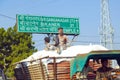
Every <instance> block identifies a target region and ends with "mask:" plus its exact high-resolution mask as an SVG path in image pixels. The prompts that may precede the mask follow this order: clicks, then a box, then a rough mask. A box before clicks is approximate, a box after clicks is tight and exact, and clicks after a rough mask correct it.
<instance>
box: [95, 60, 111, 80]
mask: <svg viewBox="0 0 120 80" xmlns="http://www.w3.org/2000/svg"><path fill="white" fill-rule="evenodd" d="M101 64H102V67H100V68H98V70H97V73H96V80H104V79H105V80H112V78H111V76H110V75H111V71H112V70H113V68H111V67H108V59H101Z"/></svg>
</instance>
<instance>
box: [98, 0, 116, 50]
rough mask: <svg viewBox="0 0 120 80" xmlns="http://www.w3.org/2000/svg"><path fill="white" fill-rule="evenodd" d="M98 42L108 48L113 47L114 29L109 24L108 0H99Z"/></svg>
mask: <svg viewBox="0 0 120 80" xmlns="http://www.w3.org/2000/svg"><path fill="white" fill-rule="evenodd" d="M100 22H101V23H100V43H101V45H103V46H104V47H106V48H108V49H113V37H114V30H113V27H112V24H111V18H110V11H109V0H101V19H100Z"/></svg>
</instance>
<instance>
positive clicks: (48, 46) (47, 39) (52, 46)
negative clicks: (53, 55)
mask: <svg viewBox="0 0 120 80" xmlns="http://www.w3.org/2000/svg"><path fill="white" fill-rule="evenodd" d="M44 41H45V45H46V46H45V50H54V49H55V47H54V45H52V44H50V38H49V37H45V38H44Z"/></svg>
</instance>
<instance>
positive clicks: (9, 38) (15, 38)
mask: <svg viewBox="0 0 120 80" xmlns="http://www.w3.org/2000/svg"><path fill="white" fill-rule="evenodd" d="M33 44H34V42H33V41H32V34H30V33H20V32H17V27H16V26H14V27H13V28H11V27H10V28H8V29H7V30H5V29H4V28H0V65H3V67H4V70H5V73H6V75H7V76H9V77H12V76H13V74H14V70H13V68H14V66H13V64H14V63H16V62H18V61H20V60H23V59H25V58H27V57H28V56H30V55H31V54H32V53H33V52H35V51H36V49H35V47H34V46H33Z"/></svg>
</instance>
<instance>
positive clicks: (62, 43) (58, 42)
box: [54, 27, 68, 50]
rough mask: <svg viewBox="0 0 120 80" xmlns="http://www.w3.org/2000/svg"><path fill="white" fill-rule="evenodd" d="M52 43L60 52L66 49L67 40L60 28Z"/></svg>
mask: <svg viewBox="0 0 120 80" xmlns="http://www.w3.org/2000/svg"><path fill="white" fill-rule="evenodd" d="M54 41H55V46H56V47H59V48H60V50H65V49H66V48H67V42H68V38H67V36H66V35H64V33H63V28H62V27H60V28H58V35H57V36H56V37H55V39H54Z"/></svg>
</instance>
